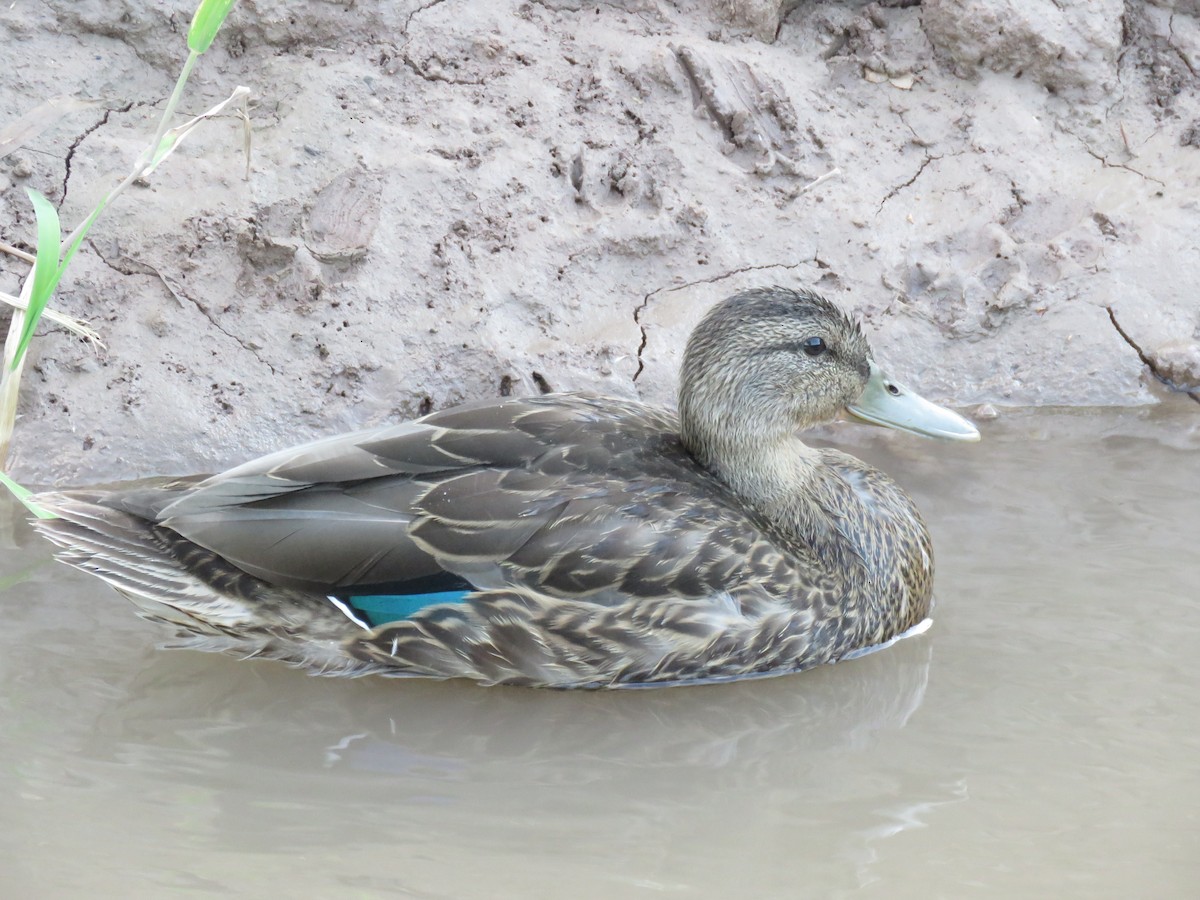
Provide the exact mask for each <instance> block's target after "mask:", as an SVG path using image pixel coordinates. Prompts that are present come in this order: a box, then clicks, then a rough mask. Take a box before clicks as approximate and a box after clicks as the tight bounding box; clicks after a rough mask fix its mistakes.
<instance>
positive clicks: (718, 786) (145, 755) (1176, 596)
mask: <svg viewBox="0 0 1200 900" xmlns="http://www.w3.org/2000/svg"><path fill="white" fill-rule="evenodd" d="M984 431H985V436H984V437H985V440H984V443H982V444H980V445H977V446H974V447H960V446H951V445H937V444H933V443H931V442H925V441H919V440H918V439H915V438H908V437H905V436H896V437H894V438H890V437H889V438H887V439H880V438H879V437H878V436H877V435H875V434H874V433H873V432H868V431H866V430H865V429H854V430H852V431H847V432H846V435H847V437H848V438H849V440H850V441H851V442H857V443H847V442H846V441H845V440H843V441H842V442H841V443H842V445H843V446H846V447H847V448H848V449H851V450H852V451H853V452H857V453H859V454H861V455H863V456H865V457H867V458H868V459H870V460H871V461H872V462H875V463H876V464H878V465H881V466H883V467H885V468H886V469H887V470H888V471H890V472H892V473H893V474H894V475H895V476H896V477H897V478H898V479H899V480H900V482H901V483H902V484H904V485H905V486H906V487H908V488H909V490H910V491H911V492H912V493H913V494H914V495H915V496H916V497H917V500H918V502H919V504H920V506H921V507H922V509H923V510H924V511H925V513H926V516H927V518H928V519H929V522H930V526H931V528H932V530H933V532H934V539H935V543H936V547H937V551H938V558H939V569H938V594H939V597H940V602H939V605H938V607H937V609H936V610H935V612H934V627H933V628H932V629H931V630H930V631H929V632H928V633H927V634H925V635H923V636H921V637H916V638H913V639H911V640H908V641H904V642H902V643H900V644H898V645H896V646H895V647H893V648H891V649H890V650H888V651H886V652H884V653H880V654H876V655H873V656H868V657H865V658H863V659H860V660H855V661H852V662H846V663H842V664H840V665H837V666H833V667H829V668H826V669H820V670H816V671H812V672H808V673H804V674H801V675H798V676H791V677H786V678H779V679H773V680H767V681H753V682H744V683H740V684H732V685H724V686H717V687H707V688H687V689H678V688H676V689H667V690H662V691H635V692H628V693H553V692H538V691H528V690H521V689H490V690H489V689H482V688H476V687H473V686H469V685H463V684H452V683H451V684H438V683H401V682H392V681H383V680H359V681H335V680H325V679H316V678H310V677H307V676H305V675H303V674H301V673H299V672H296V671H293V670H290V669H287V668H284V667H282V666H280V665H278V664H272V663H263V662H241V661H238V660H233V659H229V658H225V657H220V656H206V655H201V654H196V653H190V652H182V651H160V650H156V649H155V646H154V645H155V640H156V637H157V632H156V630H155V626H153V625H151V624H150V623H147V622H143V621H141V620H139V619H137V618H135V617H134V615H133V613H132V607H131V606H130V605H129V604H128V603H127V602H126V601H125V600H124V599H122V598H121V597H120V596H118V595H117V594H115V593H113V592H112V591H111V590H109V589H108V588H107V587H105V586H104V585H102V584H101V583H100V582H97V581H94V580H90V579H88V578H87V577H86V576H84V575H81V574H79V573H77V572H75V571H73V570H69V569H67V568H66V567H64V566H61V565H58V564H54V563H51V561H50V549H49V547H48V546H47V545H45V544H43V543H41V542H39V541H38V540H37V539H36V538H35V537H34V536H33V535H32V533H31V532H30V530H29V529H28V527H27V526H26V525H25V524H24V523H23V522H22V521H20V517H19V516H18V515H17V514H16V513H15V512H12V511H11V510H7V509H6V510H5V511H4V515H0V522H11V523H12V524H11V526H10V527H9V539H8V540H7V541H5V542H3V546H4V547H5V549H3V550H2V551H0V577H2V579H3V580H2V581H0V584H2V585H3V591H2V592H0V612H2V614H3V620H2V621H3V627H2V628H0V722H2V727H0V896H5V897H10V896H11V897H63V896H89V897H94V896H99V897H118V896H120V897H124V896H135V897H151V896H163V895H164V893H170V894H171V895H175V894H177V893H178V894H182V893H184V892H191V893H195V894H206V893H212V894H233V895H237V896H249V897H275V896H312V897H316V896H320V897H323V898H342V897H347V898H350V897H421V898H455V900H471V898H488V900H491V898H510V897H511V898H563V897H571V898H592V897H595V898H614V897H643V896H644V897H650V896H666V897H705V898H708V897H714V898H724V897H738V898H741V897H754V898H760V897H787V898H792V897H809V896H812V897H840V896H847V895H854V896H860V895H861V896H868V897H887V898H895V897H921V898H924V897H966V896H1003V897H1015V896H1045V897H1066V896H1076V897H1081V896H1087V897H1129V896H1139V897H1151V896H1152V897H1196V896H1200V414H1198V411H1197V408H1196V407H1195V406H1194V404H1188V403H1186V402H1181V403H1177V404H1172V405H1171V406H1170V408H1169V409H1159V410H1155V411H1135V412H1126V413H1109V412H1103V413H1101V412H1075V413H1058V414H1053V413H1042V414H1037V415H1016V416H1012V417H1008V418H1006V419H1005V420H1002V421H1001V422H998V423H991V424H990V425H989V424H988V423H985V429H984Z"/></svg>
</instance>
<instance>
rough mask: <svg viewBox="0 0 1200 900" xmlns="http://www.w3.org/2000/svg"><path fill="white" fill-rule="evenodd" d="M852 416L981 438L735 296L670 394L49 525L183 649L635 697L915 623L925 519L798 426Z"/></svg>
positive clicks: (468, 418) (450, 429) (518, 411)
mask: <svg viewBox="0 0 1200 900" xmlns="http://www.w3.org/2000/svg"><path fill="white" fill-rule="evenodd" d="M843 410H848V411H849V412H850V413H852V414H853V415H855V416H857V417H859V418H862V419H865V420H867V421H869V422H873V423H876V424H880V425H888V426H891V427H894V428H899V429H901V430H903V431H909V432H913V433H915V434H922V435H929V436H934V437H941V438H949V439H954V440H967V441H971V440H977V439H978V437H979V435H978V432H977V431H976V430H975V429H974V427H972V426H971V424H970V423H969V422H967V421H966V420H965V419H963V418H962V417H960V416H958V415H957V414H955V413H953V412H950V411H949V410H946V409H943V408H941V407H938V406H935V405H933V404H931V403H929V402H927V401H925V400H922V399H921V398H920V397H918V396H917V395H915V394H914V393H913V392H912V391H910V390H909V389H907V388H906V387H903V386H902V385H900V384H899V383H897V382H895V381H893V380H891V379H890V378H888V377H887V376H886V375H885V374H884V372H883V371H882V369H880V367H879V366H878V365H877V364H876V362H875V361H874V359H873V358H872V355H871V351H870V348H869V347H868V345H867V341H866V339H865V337H864V336H863V334H862V332H861V330H860V329H859V327H858V326H857V325H856V324H854V323H853V322H852V321H851V320H850V319H849V318H847V317H846V316H845V315H844V314H843V313H842V312H841V311H840V310H839V309H838V308H837V307H836V306H834V305H833V304H832V303H830V302H828V301H827V300H824V299H822V298H821V297H819V296H817V295H816V294H813V293H808V292H804V291H792V290H786V289H783V288H769V289H759V290H750V291H746V292H744V293H741V294H738V295H736V296H734V297H730V298H729V299H727V300H725V301H724V302H722V303H720V304H718V305H717V306H716V307H715V308H714V309H712V310H711V311H710V312H709V313H708V315H707V316H705V318H704V319H703V321H701V323H700V324H699V325H698V326H697V328H696V329H695V331H694V332H693V333H692V335H691V338H690V340H689V341H688V344H687V349H686V352H685V355H684V361H683V368H682V373H681V377H680V386H679V412H678V414H676V413H675V412H673V411H671V410H669V409H663V408H658V407H653V406H647V405H643V404H641V403H636V402H632V401H629V400H623V399H613V398H608V397H599V396H593V395H589V394H548V395H545V396H540V397H529V398H519V399H502V400H495V401H485V402H482V403H476V404H471V405H467V406H460V407H456V408H452V409H447V410H442V411H439V412H435V413H432V414H430V415H427V416H425V417H423V418H421V419H417V420H416V421H413V422H408V423H404V424H400V425H393V426H388V427H383V428H375V429H371V430H368V431H360V432H356V433H353V434H348V435H344V436H339V437H333V438H329V439H326V440H321V441H317V442H315V443H310V444H305V445H303V446H300V447H296V448H294V449H291V450H285V451H283V452H280V453H276V454H272V455H270V456H266V457H263V458H261V459H257V460H254V461H252V462H249V463H246V464H244V465H241V466H237V467H236V468H233V469H230V470H228V471H226V472H223V473H221V474H218V475H212V476H208V477H204V476H196V477H192V478H185V479H176V480H171V481H160V482H157V483H154V484H152V485H149V486H146V485H141V486H132V487H127V488H124V489H120V488H119V489H116V490H77V491H65V492H56V493H46V494H41V495H39V496H37V497H35V501H36V502H37V503H38V504H40V505H41V506H42V507H44V508H45V509H47V510H50V511H52V512H53V513H56V514H57V516H58V518H54V519H46V520H42V521H39V522H38V527H39V528H40V530H41V531H42V533H43V534H45V535H46V536H47V537H48V538H50V540H52V541H54V542H55V543H57V544H59V545H60V546H61V547H62V548H63V550H62V551H61V553H60V558H61V559H62V560H63V561H64V562H67V563H69V564H70V565H73V566H76V567H78V568H80V569H82V570H84V571H85V572H90V573H92V574H94V575H97V576H98V577H100V578H102V579H104V580H105V581H107V582H108V583H109V584H111V585H112V586H113V587H115V588H116V589H117V590H119V591H120V592H121V593H123V594H125V595H127V596H128V597H130V598H131V599H132V600H133V601H134V602H135V603H136V604H137V605H138V607H139V608H140V610H141V612H142V614H143V615H145V616H146V617H147V618H150V619H155V620H158V621H162V622H165V623H167V624H169V625H170V626H171V627H172V628H173V629H174V630H175V631H176V633H177V634H178V636H179V642H178V643H179V644H182V645H184V646H191V647H195V648H198V649H205V650H219V651H228V652H233V653H237V654H240V655H244V656H258V657H268V658H273V659H280V660H284V661H286V662H289V663H292V664H295V665H299V666H304V667H306V668H308V669H310V670H312V671H314V672H319V673H326V674H339V675H359V674H368V673H377V674H385V675H396V676H423V677H431V678H471V679H476V680H478V681H481V682H486V683H490V684H522V685H539V686H550V687H625V686H639V685H640V686H649V685H667V684H682V683H692V682H704V681H720V680H728V679H733V678H744V677H749V676H759V675H775V674H782V673H786V672H794V671H798V670H801V669H806V668H809V667H811V666H815V665H819V664H822V663H830V662H835V661H837V660H840V659H845V658H847V657H851V656H855V655H859V654H861V653H863V652H866V651H869V650H871V649H873V648H878V647H881V646H884V645H886V644H887V643H889V642H890V641H893V640H895V639H896V638H898V637H901V636H904V635H906V634H910V633H913V632H914V631H916V630H920V629H921V628H922V627H923V626H924V625H925V624H927V620H928V616H929V609H930V598H931V591H932V582H933V551H932V547H931V545H930V540H929V532H928V531H927V529H926V527H925V524H924V523H923V522H922V520H921V516H920V514H919V513H918V512H917V509H916V507H915V506H914V505H913V502H912V501H911V500H910V499H909V497H908V495H907V494H905V493H904V491H902V490H901V489H900V488H899V487H898V486H897V485H896V484H895V483H894V482H893V481H892V480H891V479H890V478H889V477H888V476H887V475H885V474H884V473H882V472H880V471H878V470H876V469H873V468H872V467H870V466H868V465H866V464H865V463H863V462H860V461H859V460H857V459H855V458H854V457H852V456H849V455H847V454H845V453H841V452H839V451H837V450H831V449H815V448H812V447H809V446H807V445H806V444H804V443H803V442H802V441H801V439H800V437H799V434H798V432H800V431H802V430H803V429H805V428H808V427H810V426H813V425H816V424H818V423H821V422H826V421H829V420H831V419H834V418H836V417H837V416H838V415H839V414H840V413H841V412H842V411H843Z"/></svg>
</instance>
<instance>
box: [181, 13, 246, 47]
mask: <svg viewBox="0 0 1200 900" xmlns="http://www.w3.org/2000/svg"><path fill="white" fill-rule="evenodd" d="M234 2H235V0H200V5H199V6H198V7H196V15H194V16H192V27H191V28H189V29H188V49H189V50H191V51H192V52H193V53H203V52H204V51H205V50H207V49H208V48H209V47H211V46H212V42H213V39H214V38H215V37H216V36H217V32H218V31H220V29H221V26H222V25H223V24H224V23H225V17H226V16H228V15H229V10H230V9H232V8H233V4H234Z"/></svg>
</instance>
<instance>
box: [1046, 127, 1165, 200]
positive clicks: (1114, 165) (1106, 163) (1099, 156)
mask: <svg viewBox="0 0 1200 900" xmlns="http://www.w3.org/2000/svg"><path fill="white" fill-rule="evenodd" d="M1068 133H1069V132H1068ZM1071 137H1073V138H1075V140H1077V141H1079V143H1080V144H1081V145H1082V146H1083V149H1084V150H1085V151H1087V155H1088V156H1090V157H1091V158H1092V159H1094V160H1096V161H1097V162H1099V163H1100V165H1102V166H1103V167H1104V168H1106V169H1124V170H1125V171H1126V172H1130V173H1132V174H1134V175H1136V176H1138V177H1139V178H1141V179H1144V180H1145V181H1153V182H1154V183H1155V184H1157V185H1158V186H1159V187H1166V186H1167V185H1166V182H1164V181H1162V180H1160V179H1158V178H1155V177H1154V176H1153V175H1147V174H1146V173H1145V172H1141V171H1139V170H1137V169H1135V168H1134V167H1133V166H1130V165H1127V164H1125V163H1114V162H1109V161H1108V157H1106V156H1104V154H1102V153H1097V152H1096V151H1095V150H1093V149H1092V148H1091V147H1089V146H1088V144H1087V142H1086V141H1085V140H1084V139H1083V138H1081V137H1080V136H1079V135H1077V134H1072V135H1071Z"/></svg>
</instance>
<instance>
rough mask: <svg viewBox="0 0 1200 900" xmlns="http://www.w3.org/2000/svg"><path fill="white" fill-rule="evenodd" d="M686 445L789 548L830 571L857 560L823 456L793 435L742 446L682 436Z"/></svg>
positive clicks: (768, 436)
mask: <svg viewBox="0 0 1200 900" xmlns="http://www.w3.org/2000/svg"><path fill="white" fill-rule="evenodd" d="M689 437H692V438H693V440H692V441H691V442H689ZM684 445H685V446H686V447H687V449H688V451H689V452H690V453H691V454H692V456H693V457H694V458H695V459H696V460H697V461H698V462H699V463H700V464H701V465H703V466H704V467H705V468H706V469H708V470H709V471H710V472H711V473H712V474H713V475H715V476H716V477H717V478H719V479H720V480H721V481H722V482H724V483H725V485H726V486H728V487H729V488H730V489H731V490H732V491H733V492H734V493H735V494H737V496H738V497H739V498H740V499H741V500H742V502H744V503H745V504H746V506H748V507H750V508H751V509H753V510H754V511H755V512H757V513H758V514H759V515H760V516H762V517H763V518H764V519H766V520H767V521H768V522H770V523H771V525H772V526H773V527H774V529H775V530H776V531H777V532H778V533H779V534H780V535H781V536H782V537H784V538H786V539H788V541H789V542H790V543H793V544H795V545H796V546H798V547H803V548H804V549H806V550H808V551H811V552H814V553H816V554H817V556H819V557H820V558H821V559H822V560H824V561H825V562H826V563H827V564H829V565H831V566H838V567H843V568H844V567H845V566H847V565H849V564H851V563H852V562H853V561H855V560H856V559H858V551H857V549H856V548H855V547H854V546H853V545H852V544H851V542H849V541H848V540H847V539H846V537H845V535H843V534H842V532H841V530H840V528H839V525H840V523H841V520H842V519H843V518H844V516H845V515H846V514H847V513H848V512H849V510H846V509H844V508H843V506H844V504H845V502H846V500H847V498H846V496H845V492H844V491H842V490H838V485H836V484H832V483H830V478H831V475H832V473H831V472H830V470H829V469H828V467H827V466H826V465H825V463H824V461H823V459H822V456H821V451H820V450H817V449H814V448H812V447H810V446H808V445H807V444H805V443H804V442H803V441H801V440H800V438H799V437H798V436H797V435H796V434H795V432H786V433H781V432H767V433H765V434H763V435H761V436H760V437H759V438H757V439H752V438H749V436H747V438H746V439H745V440H738V436H737V435H731V434H728V433H726V434H723V435H721V436H719V437H716V436H714V439H713V440H710V441H695V440H694V435H688V434H687V432H686V431H685V432H684ZM843 487H844V486H843Z"/></svg>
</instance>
